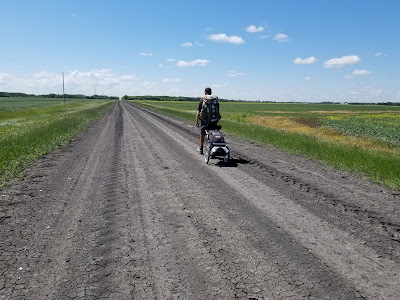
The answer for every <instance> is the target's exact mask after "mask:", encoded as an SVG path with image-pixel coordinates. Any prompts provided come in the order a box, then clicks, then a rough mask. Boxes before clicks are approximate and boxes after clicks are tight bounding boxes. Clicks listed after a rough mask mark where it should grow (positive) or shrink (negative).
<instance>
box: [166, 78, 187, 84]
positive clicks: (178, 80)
mask: <svg viewBox="0 0 400 300" xmlns="http://www.w3.org/2000/svg"><path fill="white" fill-rule="evenodd" d="M161 81H162V82H164V83H169V82H181V81H182V79H180V78H175V79H168V78H165V79H163V80H161Z"/></svg>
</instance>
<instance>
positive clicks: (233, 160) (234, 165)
mask: <svg viewBox="0 0 400 300" xmlns="http://www.w3.org/2000/svg"><path fill="white" fill-rule="evenodd" d="M248 163H250V161H249V160H246V159H243V158H231V159H230V160H229V161H228V162H227V163H225V162H224V160H223V159H221V160H220V161H219V162H218V163H217V164H218V166H220V167H223V168H237V167H238V166H239V164H241V165H246V164H248Z"/></svg>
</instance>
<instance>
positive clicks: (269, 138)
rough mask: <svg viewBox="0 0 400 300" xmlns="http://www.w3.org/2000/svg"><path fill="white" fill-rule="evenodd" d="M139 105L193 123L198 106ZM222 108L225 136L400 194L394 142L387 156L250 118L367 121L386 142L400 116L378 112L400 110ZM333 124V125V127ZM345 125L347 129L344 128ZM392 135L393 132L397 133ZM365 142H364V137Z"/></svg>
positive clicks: (223, 105)
mask: <svg viewBox="0 0 400 300" xmlns="http://www.w3.org/2000/svg"><path fill="white" fill-rule="evenodd" d="M135 103H137V104H139V105H142V106H144V107H147V108H149V109H153V110H156V111H159V112H161V113H164V114H167V115H170V116H174V117H177V118H180V119H182V120H186V121H188V122H190V123H194V121H195V114H196V109H197V103H193V102H157V101H135ZM220 106H221V115H222V120H221V121H220V124H221V125H222V127H223V131H224V132H226V133H229V134H231V135H236V136H238V137H240V138H243V139H245V140H248V141H252V142H256V143H259V144H264V145H272V146H274V147H277V148H280V149H283V150H285V151H287V152H289V153H293V154H297V155H302V156H306V157H309V158H312V159H315V160H318V161H320V162H323V163H326V164H328V165H331V166H333V167H335V168H337V169H342V170H347V171H352V172H355V173H358V174H362V175H365V176H367V177H369V178H370V179H371V180H372V181H374V182H377V183H380V184H383V185H386V186H388V187H390V188H392V189H396V190H400V155H399V154H400V149H398V148H397V147H395V146H393V143H392V144H391V145H388V146H387V147H388V148H393V147H394V148H393V149H394V150H393V151H394V152H385V151H379V150H377V149H373V148H367V147H364V146H357V145H356V144H355V145H354V144H353V145H347V144H344V143H339V142H337V141H335V140H327V139H321V138H319V137H317V136H313V135H310V134H299V133H293V132H287V131H284V130H282V129H280V128H271V127H266V126H261V125H257V124H253V123H252V122H251V117H253V116H266V117H269V116H273V117H275V116H276V115H277V113H278V115H279V116H283V117H285V118H288V119H291V120H303V121H304V120H309V119H310V118H312V119H313V120H314V119H315V120H316V121H317V122H312V123H313V126H315V124H320V126H322V128H324V127H323V126H328V124H325V125H324V123H323V120H325V119H329V118H330V117H331V116H337V115H338V114H339V115H340V117H338V118H336V121H337V122H338V123H337V124H340V122H339V121H338V120H340V119H343V120H345V121H347V122H350V121H351V120H354V119H357V118H359V119H363V120H364V123H363V126H364V129H362V131H363V132H365V131H367V129H368V130H369V131H370V132H376V131H374V128H375V127H379V126H380V130H379V132H380V133H379V134H378V133H371V134H370V135H368V138H371V139H374V140H375V139H376V140H380V141H382V139H381V138H379V137H380V136H381V135H382V134H381V133H382V132H386V131H385V130H387V132H390V129H389V128H390V127H395V128H399V120H400V118H398V117H397V116H393V115H388V118H385V117H383V116H385V114H383V113H380V112H381V111H389V112H391V113H394V114H396V113H400V107H390V106H378V105H362V106H360V105H332V104H329V105H328V104H298V103H293V104H292V103H290V104H282V103H279V104H275V103H273V104H271V103H220ZM339 111H345V112H346V114H349V113H354V114H355V116H357V118H355V117H353V116H347V115H346V116H344V117H343V116H342V115H341V114H340V112H339ZM316 112H320V113H319V114H318V116H316V114H317V113H316ZM359 115H360V116H359ZM378 116H380V117H378ZM379 118H380V119H379ZM333 119H335V118H333ZM371 119H375V121H376V120H378V119H379V126H375V127H374V122H371V121H369V120H371ZM393 122H394V123H393ZM343 124H345V122H344V123H343ZM299 125H300V124H299ZM330 126H331V127H332V128H333V127H334V126H333V125H332V124H331V125H330ZM343 126H344V127H346V125H343ZM368 126H369V127H370V128H369V127H368ZM337 127H338V125H337ZM348 127H350V126H348ZM355 127H357V126H355ZM355 127H354V128H355ZM371 128H372V129H371ZM336 129H337V130H338V132H339V133H340V132H341V131H340V130H339V128H336ZM342 133H343V134H347V135H351V136H353V137H354V138H357V136H358V135H357V134H355V133H354V132H352V131H348V132H344V131H343V132H342ZM390 134H393V132H391V133H390ZM362 138H365V134H363V135H362Z"/></svg>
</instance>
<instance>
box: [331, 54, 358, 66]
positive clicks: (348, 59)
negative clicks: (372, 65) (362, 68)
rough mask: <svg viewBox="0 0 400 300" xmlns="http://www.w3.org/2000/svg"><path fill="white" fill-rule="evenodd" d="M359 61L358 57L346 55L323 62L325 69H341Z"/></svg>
mask: <svg viewBox="0 0 400 300" xmlns="http://www.w3.org/2000/svg"><path fill="white" fill-rule="evenodd" d="M360 61H361V58H360V57H358V55H346V56H342V57H340V58H332V59H330V60H327V61H326V62H324V67H325V68H341V67H343V66H346V65H354V64H356V63H358V62H360Z"/></svg>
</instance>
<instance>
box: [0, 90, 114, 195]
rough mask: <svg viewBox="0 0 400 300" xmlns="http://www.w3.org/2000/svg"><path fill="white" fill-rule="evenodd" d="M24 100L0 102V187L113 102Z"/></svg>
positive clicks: (75, 133)
mask: <svg viewBox="0 0 400 300" xmlns="http://www.w3.org/2000/svg"><path fill="white" fill-rule="evenodd" d="M57 100H58V101H54V100H52V99H40V98H39V99H36V98H28V99H21V100H17V101H16V102H15V103H14V104H15V105H12V103H10V98H6V100H4V98H0V187H2V186H4V184H5V183H6V182H7V181H8V180H9V179H11V178H14V177H18V176H20V175H21V174H22V173H21V172H22V171H23V170H24V169H25V168H26V167H28V166H29V165H31V164H32V163H33V162H34V161H35V160H36V159H38V158H39V157H41V156H43V155H44V154H46V153H49V152H51V151H53V150H55V149H57V148H60V147H62V146H64V145H66V144H67V143H68V142H69V141H70V140H71V139H72V138H73V137H74V136H76V135H77V134H78V133H79V132H81V131H82V130H83V129H84V128H85V127H86V126H87V125H88V124H89V122H91V121H93V120H95V119H97V118H98V117H100V116H101V115H102V114H103V113H105V112H106V111H107V110H109V109H110V108H111V107H112V105H113V104H114V103H115V102H111V101H102V100H97V101H96V100H86V99H85V100H77V99H74V100H73V101H69V102H67V103H66V104H62V103H60V101H59V99H57Z"/></svg>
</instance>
